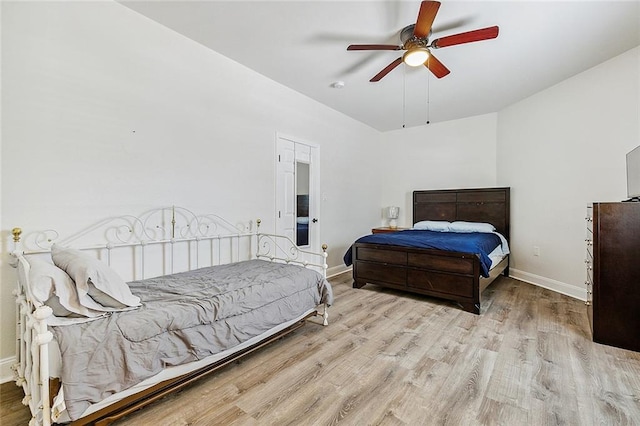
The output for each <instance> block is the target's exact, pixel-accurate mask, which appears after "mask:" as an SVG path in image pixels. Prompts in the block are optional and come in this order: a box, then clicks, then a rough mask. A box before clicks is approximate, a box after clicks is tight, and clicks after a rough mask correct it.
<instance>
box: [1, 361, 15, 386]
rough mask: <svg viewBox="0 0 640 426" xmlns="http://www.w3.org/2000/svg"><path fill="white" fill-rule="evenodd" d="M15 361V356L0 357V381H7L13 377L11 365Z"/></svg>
mask: <svg viewBox="0 0 640 426" xmlns="http://www.w3.org/2000/svg"><path fill="white" fill-rule="evenodd" d="M15 363H16V357H15V356H12V357H9V358H5V359H0V383H7V382H10V381H12V380H14V379H15V377H14V375H13V370H12V369H11V366H12V365H13V364H15Z"/></svg>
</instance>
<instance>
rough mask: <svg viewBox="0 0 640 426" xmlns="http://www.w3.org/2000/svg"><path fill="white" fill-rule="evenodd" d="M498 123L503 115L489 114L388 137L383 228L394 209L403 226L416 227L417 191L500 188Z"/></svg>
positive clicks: (381, 168)
mask: <svg viewBox="0 0 640 426" xmlns="http://www.w3.org/2000/svg"><path fill="white" fill-rule="evenodd" d="M496 124H497V114H486V115H482V116H477V117H471V118H465V119H461V120H454V121H447V122H443V123H433V124H428V125H425V126H420V127H412V128H408V129H401V130H396V131H392V132H387V133H384V134H383V139H382V154H383V155H382V158H381V159H380V160H378V162H377V164H378V165H379V172H380V174H381V175H382V176H383V182H382V198H381V204H380V208H379V209H378V211H377V212H378V214H379V217H380V222H379V224H383V225H386V224H387V220H386V218H385V217H384V215H383V212H382V210H383V208H384V207H385V206H392V205H393V206H399V207H400V217H399V219H398V226H411V225H412V219H413V198H412V197H413V191H414V190H420V189H448V188H479V187H488V186H495V184H496V168H495V164H496Z"/></svg>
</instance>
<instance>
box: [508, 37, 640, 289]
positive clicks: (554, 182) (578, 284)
mask: <svg viewBox="0 0 640 426" xmlns="http://www.w3.org/2000/svg"><path fill="white" fill-rule="evenodd" d="M639 95H640V47H639V48H635V49H633V50H630V51H628V52H626V53H624V54H622V55H620V56H617V57H615V58H613V59H612V60H609V61H607V62H605V63H603V64H600V65H598V66H596V67H594V68H592V69H590V70H588V71H586V72H583V73H581V74H579V75H577V76H575V77H572V78H570V79H568V80H566V81H564V82H562V83H560V84H558V85H556V86H553V87H551V88H549V89H547V90H545V91H543V92H540V93H537V94H536V95H534V96H531V97H530V98H528V99H525V100H523V101H521V102H518V103H517V104H514V105H512V106H510V107H508V108H506V109H504V110H503V111H500V112H499V114H498V156H497V173H498V185H500V186H510V187H511V223H512V226H511V250H512V257H511V265H512V267H511V273H512V274H513V275H514V276H516V277H519V278H522V279H525V280H528V281H531V282H534V283H537V284H540V285H543V286H546V287H549V288H552V289H554V290H557V291H561V292H563V293H566V294H569V295H572V296H574V297H580V298H585V297H586V289H585V286H584V280H585V265H584V259H585V243H584V239H585V234H586V230H585V221H584V217H585V214H586V206H587V204H589V203H591V202H594V201H596V202H597V201H621V200H623V199H625V198H626V174H625V173H626V170H625V154H626V153H627V152H628V151H630V150H631V149H632V148H634V147H635V146H637V145H639V144H640V96H639ZM533 246H538V247H540V256H539V257H536V256H534V255H533Z"/></svg>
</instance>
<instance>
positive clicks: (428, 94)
mask: <svg viewBox="0 0 640 426" xmlns="http://www.w3.org/2000/svg"><path fill="white" fill-rule="evenodd" d="M429 59H431V55H429V58H427V64H429ZM427 68H428V66H427ZM429 74H430V73H428V74H427V124H429V123H430V121H429V118H430V117H429V113H430V112H431V111H430V108H429V107H430V106H431V98H430V94H431V91H430V90H429V89H430V84H429V83H430V82H431V76H430V75H429Z"/></svg>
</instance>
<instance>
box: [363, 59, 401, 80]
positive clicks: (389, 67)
mask: <svg viewBox="0 0 640 426" xmlns="http://www.w3.org/2000/svg"><path fill="white" fill-rule="evenodd" d="M401 63H402V57H400V58H398V59H396V60H395V61H393V62H391V63H390V64H389V65H387V66H386V67H385V68H384V69H383V70H382V71H380V72H379V73H378V74H376V75H374V76H373V78H372V79H371V80H369V81H370V82H372V83H375V82H376V81H380V80H381V79H382V77H384V76H385V75H387V74H389V73H390V72H391V70H393V69H394V68H395V67H397V66H398V65H400V64H401Z"/></svg>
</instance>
